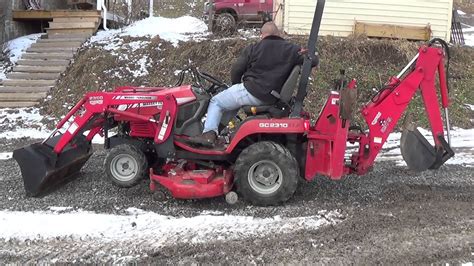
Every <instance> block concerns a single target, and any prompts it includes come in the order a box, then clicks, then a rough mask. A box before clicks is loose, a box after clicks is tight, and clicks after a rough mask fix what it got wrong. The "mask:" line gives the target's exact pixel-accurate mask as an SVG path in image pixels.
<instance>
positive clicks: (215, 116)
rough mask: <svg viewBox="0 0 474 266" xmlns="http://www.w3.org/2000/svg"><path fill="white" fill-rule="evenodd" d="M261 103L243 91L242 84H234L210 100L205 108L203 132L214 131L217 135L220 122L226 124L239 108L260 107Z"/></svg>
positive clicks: (245, 90)
mask: <svg viewBox="0 0 474 266" xmlns="http://www.w3.org/2000/svg"><path fill="white" fill-rule="evenodd" d="M262 104H263V102H262V101H260V100H259V99H257V98H255V97H254V96H253V95H252V94H250V93H249V92H248V91H247V89H245V87H244V84H243V83H239V84H235V85H233V86H231V87H229V88H228V89H226V90H225V91H223V92H221V93H219V94H217V95H216V96H214V97H212V98H211V102H210V103H209V107H208V108H207V118H206V123H204V131H203V133H206V132H208V131H211V130H212V131H214V132H216V134H219V131H218V128H219V123H220V122H221V120H222V121H223V123H224V124H226V123H228V122H229V121H230V120H231V119H232V118H233V117H234V116H236V115H237V112H238V111H239V109H240V107H242V106H244V105H254V106H259V105H262Z"/></svg>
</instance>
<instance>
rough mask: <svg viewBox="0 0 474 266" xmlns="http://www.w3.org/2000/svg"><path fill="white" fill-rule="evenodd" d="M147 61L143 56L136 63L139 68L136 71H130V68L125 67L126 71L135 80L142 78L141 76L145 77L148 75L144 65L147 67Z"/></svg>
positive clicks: (146, 57)
mask: <svg viewBox="0 0 474 266" xmlns="http://www.w3.org/2000/svg"><path fill="white" fill-rule="evenodd" d="M147 61H148V56H147V55H145V56H144V57H142V58H140V59H139V60H138V61H137V63H136V64H137V65H138V67H139V69H137V70H131V69H130V68H128V67H127V70H128V71H129V72H130V73H132V75H133V76H134V77H135V78H137V77H143V76H146V75H148V70H147V68H146V65H147Z"/></svg>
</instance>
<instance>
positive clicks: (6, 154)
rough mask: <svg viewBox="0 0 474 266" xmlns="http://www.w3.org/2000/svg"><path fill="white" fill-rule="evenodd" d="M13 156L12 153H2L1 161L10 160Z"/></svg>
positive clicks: (0, 155) (0, 153)
mask: <svg viewBox="0 0 474 266" xmlns="http://www.w3.org/2000/svg"><path fill="white" fill-rule="evenodd" d="M12 156H13V153H12V152H0V160H9V159H11V158H12Z"/></svg>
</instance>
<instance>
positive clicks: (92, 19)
mask: <svg viewBox="0 0 474 266" xmlns="http://www.w3.org/2000/svg"><path fill="white" fill-rule="evenodd" d="M100 20H101V18H100V17H56V18H53V22H62V23H64V22H94V23H99V22H100Z"/></svg>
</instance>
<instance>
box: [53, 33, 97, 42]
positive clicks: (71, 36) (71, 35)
mask: <svg viewBox="0 0 474 266" xmlns="http://www.w3.org/2000/svg"><path fill="white" fill-rule="evenodd" d="M47 35H48V39H49V40H53V39H77V38H81V39H83V40H87V39H89V38H90V37H91V36H92V34H90V33H64V32H63V33H61V32H59V33H53V32H49V33H48V34H47Z"/></svg>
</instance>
